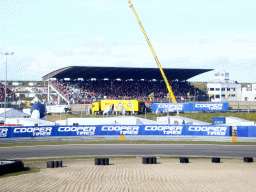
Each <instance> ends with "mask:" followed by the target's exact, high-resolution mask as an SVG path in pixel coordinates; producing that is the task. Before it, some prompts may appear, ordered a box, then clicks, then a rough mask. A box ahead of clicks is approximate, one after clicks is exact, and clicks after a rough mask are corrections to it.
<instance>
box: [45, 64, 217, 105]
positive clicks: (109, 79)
mask: <svg viewBox="0 0 256 192" xmlns="http://www.w3.org/2000/svg"><path fill="white" fill-rule="evenodd" d="M211 70H212V69H169V68H165V69H164V71H165V74H166V77H167V79H168V80H169V83H170V85H171V86H172V88H173V93H174V95H175V97H176V98H177V99H178V100H185V99H187V95H188V93H190V94H189V95H190V97H191V98H194V97H197V96H202V95H206V93H204V92H203V91H201V90H199V89H198V88H195V87H194V86H191V85H190V83H189V82H187V80H188V79H190V78H192V77H194V76H196V75H199V74H202V73H205V72H208V71H211ZM53 78H55V79H56V80H53ZM66 78H68V79H69V80H65V79H66ZM81 79H82V80H81ZM43 80H44V81H46V80H48V81H49V83H48V97H49V96H50V94H49V93H50V90H51V89H53V90H55V91H56V92H57V93H58V101H59V102H58V103H60V98H62V99H63V100H64V101H65V102H66V103H84V102H88V101H92V100H93V101H95V100H97V99H99V100H100V99H141V100H148V95H149V94H151V93H153V92H154V97H155V99H156V101H157V100H162V99H167V93H168V90H167V88H166V84H165V82H164V81H163V78H162V75H161V73H160V71H159V69H158V68H131V67H89V66H71V67H65V68H61V69H59V70H56V71H53V72H51V73H49V74H47V75H45V76H44V77H43Z"/></svg>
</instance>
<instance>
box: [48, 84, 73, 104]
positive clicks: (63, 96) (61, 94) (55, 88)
mask: <svg viewBox="0 0 256 192" xmlns="http://www.w3.org/2000/svg"><path fill="white" fill-rule="evenodd" d="M48 86H51V87H52V88H53V89H54V90H55V91H56V92H57V93H58V94H59V95H60V96H61V97H62V98H63V99H64V100H66V101H67V102H68V103H70V100H69V99H68V98H67V97H66V96H65V95H64V94H63V93H62V92H61V91H60V90H59V89H58V87H57V86H56V85H54V84H52V83H51V82H49V83H48Z"/></svg>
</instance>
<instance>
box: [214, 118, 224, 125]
mask: <svg viewBox="0 0 256 192" xmlns="http://www.w3.org/2000/svg"><path fill="white" fill-rule="evenodd" d="M225 123H226V118H225V117H213V118H212V124H213V125H221V124H225Z"/></svg>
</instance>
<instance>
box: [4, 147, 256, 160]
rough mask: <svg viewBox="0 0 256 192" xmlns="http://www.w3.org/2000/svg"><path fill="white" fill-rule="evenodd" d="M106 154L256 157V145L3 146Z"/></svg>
mask: <svg viewBox="0 0 256 192" xmlns="http://www.w3.org/2000/svg"><path fill="white" fill-rule="evenodd" d="M104 155H107V156H114V155H120V156H121V155H131V156H148V155H162V156H164V155H166V156H201V157H202V156H203V157H212V156H216V157H245V156H250V157H256V146H245V145H244V146H241V145H240V146H235V145H229V146H228V145H198V144H192V145H186V144H126V145H120V144H115V145H112V144H86V145H82V144H80V145H54V146H49V145H48V146H29V147H2V148H0V159H25V158H42V157H71V156H104Z"/></svg>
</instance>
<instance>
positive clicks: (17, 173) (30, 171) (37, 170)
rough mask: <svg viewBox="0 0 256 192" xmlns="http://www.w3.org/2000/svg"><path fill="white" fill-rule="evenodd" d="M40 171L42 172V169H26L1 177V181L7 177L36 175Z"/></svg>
mask: <svg viewBox="0 0 256 192" xmlns="http://www.w3.org/2000/svg"><path fill="white" fill-rule="evenodd" d="M39 171H40V168H37V167H25V170H24V171H19V172H14V173H7V174H3V175H0V179H1V178H6V177H12V176H17V175H23V174H29V173H36V172H39Z"/></svg>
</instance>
